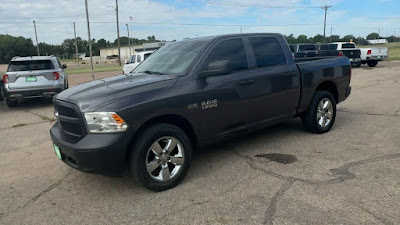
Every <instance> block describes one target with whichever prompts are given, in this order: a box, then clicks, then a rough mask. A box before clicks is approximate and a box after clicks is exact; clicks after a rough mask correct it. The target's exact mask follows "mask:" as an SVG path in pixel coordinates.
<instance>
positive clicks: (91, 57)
mask: <svg viewBox="0 0 400 225" xmlns="http://www.w3.org/2000/svg"><path fill="white" fill-rule="evenodd" d="M85 7H86V21H87V29H88V38H89V55H90V68H91V73H92V79H93V80H94V73H93V54H92V38H91V37H90V24H89V10H88V3H87V0H85Z"/></svg>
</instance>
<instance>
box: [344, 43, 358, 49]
mask: <svg viewBox="0 0 400 225" xmlns="http://www.w3.org/2000/svg"><path fill="white" fill-rule="evenodd" d="M342 48H356V45H355V44H352V43H346V44H342Z"/></svg>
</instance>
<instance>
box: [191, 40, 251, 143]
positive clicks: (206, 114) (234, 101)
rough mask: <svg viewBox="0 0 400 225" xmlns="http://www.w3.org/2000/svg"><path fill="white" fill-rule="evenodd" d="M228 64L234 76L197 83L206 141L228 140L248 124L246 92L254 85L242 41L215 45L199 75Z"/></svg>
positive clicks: (229, 75) (216, 77)
mask: <svg viewBox="0 0 400 225" xmlns="http://www.w3.org/2000/svg"><path fill="white" fill-rule="evenodd" d="M224 60H229V61H230V64H231V68H232V72H231V73H229V74H226V75H219V76H211V77H207V78H198V79H197V86H198V88H199V92H198V96H197V97H198V101H199V103H200V105H199V108H200V113H199V116H200V117H201V123H200V129H201V130H202V131H203V132H202V133H203V134H202V136H203V137H204V138H205V139H215V138H220V137H223V136H226V135H228V134H230V133H231V132H233V131H235V130H237V129H239V128H241V127H243V126H245V125H246V124H247V122H248V121H247V115H248V113H247V112H248V108H247V106H246V104H247V103H246V102H247V99H246V97H247V96H249V95H248V94H246V93H245V92H246V91H247V90H248V89H247V88H248V87H249V86H250V85H251V84H252V81H251V79H249V78H248V73H249V70H248V58H247V54H246V50H245V47H244V43H243V40H242V38H230V39H223V40H220V41H218V42H217V43H215V44H214V45H213V47H212V48H211V49H210V50H209V54H208V55H207V56H205V59H204V60H203V62H202V63H201V64H200V65H199V69H198V72H199V73H201V72H203V71H207V70H208V66H209V64H210V63H212V62H216V61H224ZM246 82H248V85H246V84H245V83H246Z"/></svg>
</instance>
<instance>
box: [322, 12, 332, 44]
mask: <svg viewBox="0 0 400 225" xmlns="http://www.w3.org/2000/svg"><path fill="white" fill-rule="evenodd" d="M331 7H332V6H329V5H325V6H323V7H321V9H324V10H325V20H324V43H326V14H327V12H328V9H329V8H331Z"/></svg>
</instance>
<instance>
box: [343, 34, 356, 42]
mask: <svg viewBox="0 0 400 225" xmlns="http://www.w3.org/2000/svg"><path fill="white" fill-rule="evenodd" d="M355 39H356V37H354V35H351V34H349V35H346V36H344V37H343V38H342V41H354V40H355Z"/></svg>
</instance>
